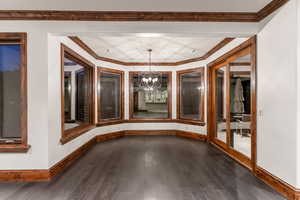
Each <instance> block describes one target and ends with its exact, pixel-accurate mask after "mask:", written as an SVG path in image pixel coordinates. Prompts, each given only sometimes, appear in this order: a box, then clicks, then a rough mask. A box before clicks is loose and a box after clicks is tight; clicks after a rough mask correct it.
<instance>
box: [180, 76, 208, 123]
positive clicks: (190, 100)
mask: <svg viewBox="0 0 300 200" xmlns="http://www.w3.org/2000/svg"><path fill="white" fill-rule="evenodd" d="M202 78H203V77H202V75H201V72H190V73H185V74H181V75H180V85H181V91H180V94H181V97H180V98H181V101H180V103H181V105H180V118H182V119H191V120H200V119H201V117H202V116H201V113H202V108H201V105H202V102H201V93H202V92H203V91H202V90H203V86H202V81H201V80H202Z"/></svg>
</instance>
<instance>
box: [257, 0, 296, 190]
mask: <svg viewBox="0 0 300 200" xmlns="http://www.w3.org/2000/svg"><path fill="white" fill-rule="evenodd" d="M296 4H297V0H290V1H289V2H288V3H287V4H286V5H285V6H284V7H283V9H282V10H281V11H280V12H279V13H277V15H276V16H274V18H273V19H272V20H271V21H269V23H268V24H267V25H266V26H265V27H263V29H262V30H261V31H260V32H259V34H258V38H257V39H258V49H257V51H258V56H257V59H258V64H257V65H258V67H257V79H258V80H257V83H258V87H257V100H258V102H257V103H258V108H257V110H258V118H257V164H258V165H259V166H260V167H262V168H264V169H266V170H267V171H269V172H270V173H272V174H274V175H275V176H277V177H279V178H280V179H282V180H284V181H286V182H287V183H289V184H291V185H293V186H295V187H299V186H300V185H299V182H298V183H297V170H298V171H299V168H298V169H297V161H298V160H299V158H298V157H299V152H298V153H297V145H298V146H299V136H298V134H299V127H297V126H299V124H298V125H297V123H298V121H297V119H298V118H299V116H298V115H299V113H297V109H296V108H298V107H299V102H298V101H299V98H297V95H299V88H297V85H299V84H298V80H299V76H298V75H297V72H298V65H297V64H298V63H297V56H298V55H297V41H298V37H299V35H298V33H297V10H296ZM297 76H298V77H297Z"/></svg>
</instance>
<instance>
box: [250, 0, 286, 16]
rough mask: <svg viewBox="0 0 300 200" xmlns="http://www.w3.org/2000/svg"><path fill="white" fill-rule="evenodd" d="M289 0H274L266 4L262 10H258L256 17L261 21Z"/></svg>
mask: <svg viewBox="0 0 300 200" xmlns="http://www.w3.org/2000/svg"><path fill="white" fill-rule="evenodd" d="M288 1H289V0H273V1H271V2H270V3H269V4H268V5H266V6H265V7H264V8H262V9H261V10H260V11H258V12H257V16H256V19H257V21H261V20H263V19H264V18H266V17H267V16H269V15H270V14H271V13H273V12H275V11H276V10H277V9H279V8H280V7H281V6H283V5H284V4H286V3H287V2H288Z"/></svg>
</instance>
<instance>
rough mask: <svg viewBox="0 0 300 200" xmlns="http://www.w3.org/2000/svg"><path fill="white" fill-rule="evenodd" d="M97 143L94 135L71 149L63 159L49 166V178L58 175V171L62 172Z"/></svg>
mask: <svg viewBox="0 0 300 200" xmlns="http://www.w3.org/2000/svg"><path fill="white" fill-rule="evenodd" d="M96 143H97V140H96V137H94V138H92V139H91V140H89V141H88V142H87V143H85V144H84V145H82V146H81V147H79V148H78V149H76V150H75V151H73V152H72V153H71V154H69V155H68V156H67V157H65V158H64V159H63V160H61V161H60V162H58V163H57V164H55V165H54V166H53V167H51V168H50V170H49V174H50V178H49V179H51V178H53V177H54V176H56V175H58V174H59V173H61V172H63V171H64V170H65V169H67V168H68V167H69V166H71V165H72V164H73V163H74V162H75V161H76V160H78V159H79V158H80V157H81V156H83V155H84V154H85V153H86V152H87V151H88V150H90V149H91V148H92V147H93V146H94V145H95V144H96Z"/></svg>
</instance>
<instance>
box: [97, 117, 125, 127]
mask: <svg viewBox="0 0 300 200" xmlns="http://www.w3.org/2000/svg"><path fill="white" fill-rule="evenodd" d="M125 122H126V120H123V119H118V120H107V121H101V122H99V123H97V127H101V126H110V125H115V124H123V123H125Z"/></svg>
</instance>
